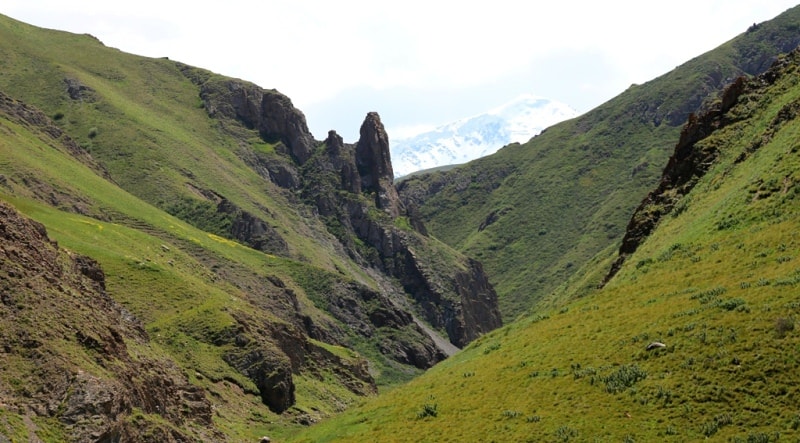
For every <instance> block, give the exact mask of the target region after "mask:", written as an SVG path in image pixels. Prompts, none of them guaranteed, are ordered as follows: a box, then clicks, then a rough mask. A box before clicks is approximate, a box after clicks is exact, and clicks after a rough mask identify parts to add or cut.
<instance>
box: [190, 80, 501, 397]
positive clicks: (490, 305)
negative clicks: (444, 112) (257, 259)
mask: <svg viewBox="0 0 800 443" xmlns="http://www.w3.org/2000/svg"><path fill="white" fill-rule="evenodd" d="M179 66H181V69H182V70H183V72H184V74H185V75H186V76H187V77H188V78H190V79H191V80H192V81H193V82H194V83H196V84H197V85H199V86H200V96H201V98H202V99H203V103H204V105H205V107H206V110H207V111H208V113H209V115H211V116H213V117H215V118H217V119H218V120H219V121H220V124H221V125H223V126H224V127H226V128H228V129H229V130H230V131H231V132H232V133H236V131H237V129H236V128H235V127H233V126H229V122H230V120H235V121H237V122H239V123H240V124H242V125H244V126H245V127H247V128H250V129H256V130H257V131H258V132H259V134H260V135H261V137H262V138H263V139H264V140H265V141H267V142H278V145H276V147H275V150H276V153H277V154H278V155H275V156H271V157H270V156H268V155H262V154H259V153H256V152H251V151H248V152H245V153H244V154H241V155H242V156H243V159H244V161H245V162H246V163H247V164H249V165H250V166H251V167H252V168H253V169H254V170H255V171H257V172H258V173H259V174H260V175H261V176H262V177H265V178H269V179H270V180H271V181H272V182H273V183H276V184H278V185H279V186H281V187H283V188H287V189H301V190H302V194H301V195H302V197H303V199H304V200H305V201H306V202H308V203H310V204H311V205H312V206H313V208H314V209H315V210H316V212H317V213H318V214H319V216H320V217H321V218H322V219H323V221H324V222H325V224H326V225H327V227H328V229H329V231H330V232H331V233H332V234H333V235H335V236H336V237H337V238H338V239H339V241H340V242H341V243H342V246H343V247H344V250H345V251H346V252H347V253H348V254H349V255H350V257H351V258H353V259H354V260H356V261H357V262H359V263H361V264H362V265H364V266H367V267H372V268H375V269H377V270H379V271H381V272H382V273H383V274H384V275H385V276H386V277H389V278H393V279H397V280H399V281H400V282H401V286H402V290H405V292H406V294H405V295H404V294H402V292H401V288H397V289H395V290H394V291H395V292H396V293H394V294H392V293H391V292H392V291H388V292H384V293H378V292H374V291H371V290H365V289H364V288H361V289H352V288H351V289H343V288H340V289H341V290H342V291H343V292H339V293H337V295H336V296H335V297H331V298H330V300H328V305H327V309H328V311H329V312H330V313H331V314H332V315H333V316H334V317H335V318H337V319H338V320H340V321H342V322H344V323H346V324H347V325H348V326H349V327H350V328H353V329H354V330H357V331H359V332H360V333H361V334H362V335H365V336H368V337H369V336H371V335H372V334H374V333H375V331H376V330H377V329H379V328H380V329H386V328H387V326H388V327H390V328H398V329H400V330H405V331H406V332H407V333H408V334H410V336H413V337H414V338H413V339H406V338H403V334H396V335H397V336H396V337H395V339H394V341H391V342H387V343H386V344H385V346H382V352H384V353H385V354H387V355H391V356H392V358H394V359H396V360H398V361H401V362H405V363H410V364H413V365H415V366H417V367H420V368H428V367H430V366H432V365H433V364H435V363H436V362H437V361H439V360H441V359H442V358H444V357H445V356H446V353H445V352H444V351H443V350H442V349H439V347H437V346H436V344H435V343H434V342H433V340H432V339H431V338H430V337H429V336H428V335H427V333H426V332H425V331H423V330H422V329H421V328H420V327H419V326H418V325H417V324H416V323H415V322H414V316H413V315H412V313H411V311H410V310H409V309H408V308H407V307H405V304H404V303H405V302H401V299H405V297H406V296H407V295H410V296H411V297H412V298H413V299H414V300H415V301H417V303H419V305H420V306H421V307H422V309H421V311H420V315H421V316H422V317H423V318H424V319H426V320H427V321H428V322H429V323H431V324H432V325H433V326H434V327H435V328H438V329H441V330H445V331H447V333H448V336H449V339H450V341H451V342H452V343H456V344H458V345H460V346H463V345H464V344H466V343H468V342H469V341H470V340H472V339H474V338H475V337H477V336H478V335H480V334H482V333H484V332H487V331H490V330H492V329H494V328H496V327H498V326H500V324H501V320H500V315H499V312H498V310H497V307H496V305H497V296H496V294H495V293H494V291H493V289H492V288H491V285H489V284H488V281H487V280H486V277H485V275H484V274H483V271H482V269H481V267H480V266H479V265H476V264H475V263H472V262H468V261H467V260H466V259H465V258H463V257H462V258H459V259H458V260H463V262H459V263H456V262H455V261H453V262H436V263H434V261H435V260H432V259H431V257H434V256H437V255H441V254H438V252H436V251H435V249H436V248H442V247H444V246H442V245H440V244H437V245H436V246H433V245H434V243H435V242H433V241H432V240H418V237H423V236H424V235H426V234H425V227H424V225H423V224H422V222H421V221H420V219H419V217H418V216H417V215H416V211H415V209H416V207H415V206H413V207H412V208H411V210H410V211H407V210H406V208H405V207H404V205H403V204H402V203H401V201H400V198H399V196H398V193H397V190H396V189H395V187H394V177H393V175H394V174H393V171H392V164H391V157H390V153H389V139H388V136H387V134H386V130H385V129H384V127H383V124H382V122H381V120H380V116H379V115H378V114H377V113H375V112H371V113H369V114H367V116H366V118H365V120H364V123H363V124H362V126H361V131H360V139H359V140H358V142H357V143H356V144H355V145H353V144H347V143H344V140H343V139H342V138H341V137H340V136H339V135H338V134H336V132H335V131H330V132H329V133H328V137H327V138H326V140H325V141H324V142H319V144H321V146H320V148H321V149H315V147H316V145H317V144H318V142H315V141H314V140H313V138H312V136H311V134H310V133H309V131H308V128H307V125H306V123H305V118H304V117H303V115H302V113H301V112H300V111H298V110H297V109H295V108H294V107H293V106H292V104H291V101H289V99H288V98H286V97H284V96H282V95H281V94H279V93H277V92H276V91H265V90H262V89H260V88H258V87H256V86H254V85H251V84H248V83H245V82H240V81H231V80H222V79H218V78H216V77H215V76H213V75H211V74H209V73H207V72H204V71H200V70H196V69H193V68H190V67H187V66H183V65H179ZM245 151H247V150H245ZM283 154H286V155H287V156H288V157H289V158H290V159H291V161H292V163H293V164H292V163H290V162H286V161H285V158H286V157H281V155H283ZM375 209H378V211H375ZM223 210H226V209H223ZM234 211H235V209H234ZM246 215H247V214H245V213H241V216H240V217H238V218H237V221H236V223H233V225H234V226H233V229H232V231H233V236H234V238H237V239H239V240H240V241H242V242H244V243H246V244H249V245H251V246H254V247H256V248H258V249H262V250H265V248H266V250H275V249H276V248H277V249H281V248H282V247H283V246H284V245H283V244H282V243H279V244H277V245H275V244H268V245H263V244H262V242H259V241H253V239H254V238H256V239H258V238H275V237H276V233H274V232H271V231H270V229H268V228H269V226H267V225H265V224H263V222H261V221H259V220H257V219H253V218H249V217H247V216H246ZM401 217H402V218H403V219H404V220H402V221H400V220H398V219H400V218H401ZM397 223H399V224H400V225H405V226H409V225H410V228H404V229H401V228H399V227H397V226H395V224H397ZM273 231H274V230H273ZM277 238H279V237H277ZM412 243H414V244H416V245H417V246H415V248H416V252H412V251H411V250H410V247H411V246H410V245H411V244H412ZM451 253H452V251H450V252H448V253H447V254H444V255H449V254H451ZM453 256H454V257H455V256H458V254H454V255H453ZM386 277H381V278H386ZM395 287H396V286H395ZM418 288H425V289H424V290H421V289H420V290H417V289H418ZM284 351H286V349H285V348H284ZM290 360H293V359H290ZM231 361H232V362H233V361H234V360H233V359H232V360H231ZM245 361H248V358H246V356H239V357H237V358H236V362H239V363H235V364H236V365H237V367H239V366H241V367H242V368H244V367H245V366H246V365H244V364H243V363H241V362H245ZM240 363H241V364H240ZM293 366H294V365H293ZM248 367H249V366H248ZM254 371H255V372H259V371H258V370H255V369H254ZM261 372H263V371H261ZM248 376H249V377H250V378H251V379H254V380H255V379H259V380H262V379H263V380H265V382H264V383H265V384H264V386H265V387H266V386H267V385H275V386H278V385H280V386H284V388H280V390H281V392H282V394H280V395H278V396H277V397H281V398H290V397H291V395H289V392H290V391H291V388H289V386H290V384H289V383H288V382H285V380H284V382H275V380H272V379H269V380H267V379H266V378H264V377H260V376H258V375H255V374H252V375H248ZM273 382H275V383H273ZM257 383H258V382H257ZM266 389H267V390H269V389H272V388H266ZM277 397H276V398H277ZM265 401H267V400H266V399H265ZM280 403H281V401H279V400H276V399H269V404H270V407H271V408H273V410H281V409H282V408H283V407H285V405H281V404H280Z"/></svg>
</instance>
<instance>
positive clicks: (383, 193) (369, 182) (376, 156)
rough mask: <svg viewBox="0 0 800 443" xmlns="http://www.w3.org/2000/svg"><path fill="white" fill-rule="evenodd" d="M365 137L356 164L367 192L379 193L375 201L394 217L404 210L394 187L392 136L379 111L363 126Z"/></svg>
mask: <svg viewBox="0 0 800 443" xmlns="http://www.w3.org/2000/svg"><path fill="white" fill-rule="evenodd" d="M360 134H361V138H359V139H358V143H357V144H356V165H357V166H358V173H359V175H361V186H362V190H363V191H364V192H374V193H375V194H376V197H375V204H376V205H377V206H378V208H379V209H383V210H384V211H386V213H387V214H389V215H390V216H391V217H398V216H399V215H401V213H402V212H404V211H403V208H402V204H401V203H400V197H398V195H397V190H396V189H395V187H394V172H393V171H392V159H391V154H390V153H389V136H388V135H387V134H386V130H385V129H384V128H383V124H382V123H381V118H380V116H379V115H378V113H377V112H370V113H369V114H367V118H366V119H365V120H364V123H363V124H362V125H361V131H360Z"/></svg>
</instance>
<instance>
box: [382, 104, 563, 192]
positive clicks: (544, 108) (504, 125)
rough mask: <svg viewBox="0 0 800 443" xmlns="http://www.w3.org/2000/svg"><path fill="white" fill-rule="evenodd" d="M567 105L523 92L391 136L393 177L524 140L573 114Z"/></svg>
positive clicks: (451, 162)
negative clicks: (413, 133)
mask: <svg viewBox="0 0 800 443" xmlns="http://www.w3.org/2000/svg"><path fill="white" fill-rule="evenodd" d="M576 115H577V111H575V110H574V109H572V108H570V107H569V106H567V105H565V104H563V103H559V102H556V101H552V100H549V99H546V98H542V97H537V96H534V95H523V96H520V97H517V98H516V99H514V100H513V101H511V102H509V103H506V104H504V105H502V106H499V107H497V108H495V109H492V110H490V111H488V112H486V113H484V114H480V115H476V116H474V117H468V118H463V119H460V120H457V121H454V122H451V123H448V124H445V125H442V126H439V127H438V128H436V129H434V130H432V131H430V132H425V133H422V134H419V135H416V136H414V137H410V138H406V139H400V140H392V141H391V154H392V168H393V170H394V175H395V177H401V176H404V175H407V174H410V173H412V172H414V171H419V170H421V169H429V168H434V167H437V166H444V165H452V164H459V163H466V162H468V161H470V160H474V159H476V158H479V157H483V156H486V155H489V154H493V153H495V152H496V151H497V150H498V149H500V148H502V147H503V146H505V145H507V144H509V143H513V142H519V143H524V142H527V141H528V140H530V139H531V137H533V136H535V135H537V134H539V133H540V132H542V130H544V129H545V128H547V127H548V126H552V125H554V124H556V123H558V122H560V121H563V120H567V119H569V118H572V117H575V116H576Z"/></svg>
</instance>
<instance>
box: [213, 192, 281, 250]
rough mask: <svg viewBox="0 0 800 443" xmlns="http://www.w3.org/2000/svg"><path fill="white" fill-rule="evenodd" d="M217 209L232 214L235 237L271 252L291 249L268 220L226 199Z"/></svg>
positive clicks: (249, 244)
mask: <svg viewBox="0 0 800 443" xmlns="http://www.w3.org/2000/svg"><path fill="white" fill-rule="evenodd" d="M217 211H218V212H222V213H225V214H228V215H230V216H231V218H232V220H231V228H230V234H231V237H233V238H234V239H236V240H238V241H240V242H242V243H244V244H246V245H248V246H250V247H251V248H253V249H257V250H259V251H263V252H267V253H269V254H275V255H286V254H287V252H288V251H289V245H288V244H287V243H286V241H285V240H284V239H283V237H281V235H280V234H279V233H278V231H276V230H275V228H273V227H272V226H270V225H269V224H267V222H266V221H264V220H262V219H260V218H258V217H256V216H255V215H253V214H251V213H249V212H247V211H244V210H242V209H241V208H239V207H238V206H236V205H234V204H233V203H231V202H230V201H228V200H226V199H222V201H220V202H219V204H218V205H217Z"/></svg>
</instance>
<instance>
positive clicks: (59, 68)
mask: <svg viewBox="0 0 800 443" xmlns="http://www.w3.org/2000/svg"><path fill="white" fill-rule="evenodd" d="M0 55H1V56H2V57H0V59H2V62H0V63H2V74H1V75H0V153H1V154H2V155H0V200H3V201H5V202H8V203H11V204H12V205H13V206H15V207H16V208H17V209H18V210H20V211H21V212H23V213H24V214H25V215H27V216H29V217H31V218H33V219H35V220H37V221H38V222H39V223H42V224H43V225H44V226H46V228H47V230H48V232H49V233H50V235H51V236H52V237H53V238H55V239H56V240H57V241H58V242H59V243H60V244H61V245H63V246H65V247H67V248H69V249H70V250H72V251H76V253H79V254H82V255H87V256H91V257H92V258H93V259H94V260H97V262H98V263H99V266H101V267H102V269H104V272H105V285H106V293H107V295H108V297H110V299H111V300H113V301H114V302H116V303H118V304H120V305H122V306H124V308H125V309H126V310H127V311H128V312H130V313H132V314H133V315H134V316H135V317H136V318H138V319H139V321H141V324H142V325H143V328H144V331H146V335H148V336H149V337H150V341H149V342H147V344H146V345H141V346H139V345H137V346H138V347H140V348H142V351H141V354H142V356H143V357H142V358H156V357H157V358H163V359H166V360H171V361H172V362H173V363H174V365H175V366H176V367H177V369H176V370H177V371H178V372H179V373H181V374H183V377H185V378H186V379H187V380H188V383H189V384H190V385H191V387H193V389H197V390H198V392H199V393H200V394H202V395H204V396H205V397H206V398H208V399H211V400H210V401H211V402H212V406H213V408H214V411H215V412H214V415H213V417H212V422H210V423H207V426H208V432H207V434H208V435H215V437H213V438H211V439H212V440H222V439H224V438H226V437H227V438H229V439H231V440H233V441H242V440H251V439H254V438H256V437H257V436H259V435H261V434H263V433H270V434H272V435H278V436H280V435H281V433H284V432H287V429H290V428H292V427H294V426H298V425H307V424H309V423H312V422H314V421H316V420H319V419H320V418H321V417H325V416H327V415H330V414H333V413H336V412H339V411H341V410H343V409H345V408H347V407H348V406H349V405H350V404H352V403H353V402H355V401H356V400H357V399H358V398H359V397H362V396H370V395H374V394H375V392H376V390H377V386H378V385H380V386H386V385H391V384H395V383H398V382H400V381H403V380H407V379H409V378H411V377H413V376H414V375H416V374H418V373H420V372H421V370H423V369H426V368H429V367H431V366H432V365H434V364H435V363H437V362H438V361H440V360H442V359H443V358H445V357H446V356H447V355H448V354H450V353H452V352H453V350H454V346H453V344H456V345H458V346H463V345H466V344H467V343H468V342H469V341H471V340H472V339H474V338H476V337H478V336H479V335H481V334H483V333H485V332H488V331H489V330H491V329H493V328H495V327H498V326H499V325H500V324H501V321H500V316H499V313H498V311H497V298H496V295H495V293H494V290H493V288H492V287H491V285H490V284H489V283H488V280H487V278H486V276H485V274H484V273H483V271H482V269H481V266H480V264H479V263H477V262H475V261H473V260H470V259H468V258H466V257H464V256H463V255H461V254H460V253H458V252H456V251H454V250H452V249H451V248H450V247H448V246H446V245H444V244H442V243H441V242H438V241H436V240H434V239H431V238H429V237H427V236H426V235H424V226H423V225H422V224H421V223H420V222H419V221H418V220H416V219H415V218H414V217H412V216H411V214H410V213H409V211H407V210H406V208H405V207H404V206H403V205H402V204H401V203H400V201H399V199H398V197H397V195H396V191H395V190H394V187H393V182H392V171H391V165H390V160H389V148H388V144H387V140H388V138H387V136H386V134H385V131H384V129H383V126H382V124H381V123H380V119H379V118H378V117H377V115H370V116H367V119H366V120H365V127H366V128H368V130H367V131H366V132H363V134H362V140H360V141H359V143H358V144H357V145H356V146H355V147H354V148H353V147H347V149H344V150H342V151H341V152H340V153H339V155H336V156H331V155H330V152H329V151H330V149H333V148H331V144H330V143H326V142H320V141H317V140H315V139H314V138H313V136H312V135H311V134H310V133H309V132H308V129H307V126H306V124H305V118H304V117H303V114H302V113H301V112H300V111H299V110H297V109H296V108H294V107H293V106H292V103H291V101H290V100H289V98H287V97H285V96H283V95H282V94H280V93H278V92H277V91H274V90H264V89H262V88H260V87H258V86H256V85H253V84H251V83H248V82H245V81H242V80H236V79H231V78H227V77H224V76H221V75H216V74H213V73H210V72H207V71H204V70H202V69H198V68H194V67H190V66H186V65H184V64H181V63H177V62H173V61H170V60H168V59H157V60H156V59H148V58H143V57H137V56H133V55H129V54H125V53H122V52H120V51H118V50H116V49H113V48H107V47H105V46H103V45H102V44H101V43H100V42H98V41H97V40H96V39H94V38H92V37H91V36H86V35H83V36H81V35H74V34H69V33H64V32H59V31H51V30H42V29H38V28H35V27H32V26H28V25H26V24H24V23H20V22H17V21H14V20H12V19H9V18H7V17H2V16H0ZM387 165H388V167H387ZM321 171H323V172H324V173H323V172H321ZM329 173H330V174H329ZM331 174H332V175H331ZM329 176H332V177H337V178H339V177H341V178H344V177H348V178H349V179H352V180H353V182H352V183H351V182H343V181H341V180H338V179H337V180H332V181H331V180H329V179H328V178H329ZM353 183H357V184H358V185H357V186H352V184H353ZM344 202H347V203H348V204H349V206H341V208H348V211H346V212H337V216H338V217H336V218H332V217H331V215H332V214H331V213H326V212H325V208H326V207H327V206H326V205H335V207H336V209H337V211H338V210H339V209H341V208H340V205H341V204H344ZM54 284H57V282H56V283H54ZM99 314H100V313H98V315H99ZM48 315H49V313H48ZM46 320H47V318H46V316H45V318H43V319H42V321H46ZM112 320H113V319H112ZM22 329H26V328H24V327H23V328H22ZM26 331H27V329H26ZM28 332H30V331H28ZM143 333H144V332H143ZM440 335H445V336H446V337H447V338H446V339H442V337H441V336H440ZM143 337H144V336H143ZM145 341H146V340H145V338H141V339H140V340H139V342H142V343H144V342H145ZM448 341H449V342H450V343H448ZM15 352H16V350H15ZM23 357H24V356H23ZM72 357H73V355H71V354H70V355H68V356H66V357H65V358H66V363H65V365H66V366H67V367H70V368H72V367H76V368H80V367H81V366H82V364H83V362H82V360H79V359H78V360H76V359H73V358H72ZM0 373H2V370H1V369H0ZM105 375H106V376H108V377H109V378H110V379H121V378H122V377H123V373H122V372H120V373H116V372H114V368H111V369H108V370H107V374H105ZM30 389H35V387H34V386H31V387H30ZM134 406H135V405H134ZM128 409H130V408H128ZM158 412H159V411H156V412H155V413H153V412H152V411H150V410H147V411H146V413H147V414H151V413H153V414H154V415H153V417H151V418H152V419H153V420H159V418H158ZM87 413H88V412H87ZM42 416H44V415H42ZM17 419H19V420H23V421H25V420H27V419H26V418H24V417H22V416H17V415H15V416H14V417H12V418H11V420H17ZM111 419H114V418H113V417H112V418H111ZM45 420H47V419H45ZM114 420H115V419H114ZM168 421H170V423H171V424H165V425H164V426H167V427H170V428H175V429H176V431H175V432H176V435H178V434H186V435H202V433H198V432H199V431H198V432H195V431H191V430H189V429H188V428H187V429H184V427H185V426H190V425H188V424H185V423H188V422H189V421H186V422H183V421H180V422H178V421H175V420H172V419H171V418H168ZM59 426H60V425H59ZM15 429H17V428H16V427H15ZM202 432H205V431H202ZM176 438H178V437H176ZM45 440H47V441H59V440H60V438H57V437H52V438H48V439H45Z"/></svg>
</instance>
